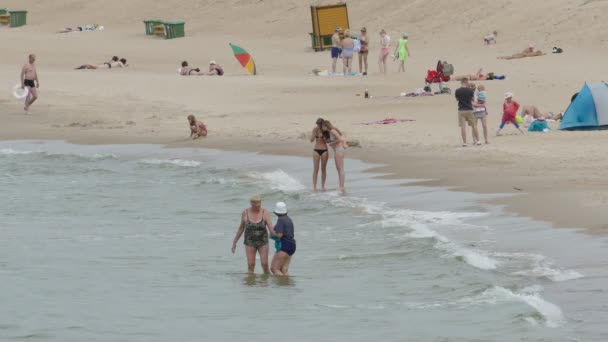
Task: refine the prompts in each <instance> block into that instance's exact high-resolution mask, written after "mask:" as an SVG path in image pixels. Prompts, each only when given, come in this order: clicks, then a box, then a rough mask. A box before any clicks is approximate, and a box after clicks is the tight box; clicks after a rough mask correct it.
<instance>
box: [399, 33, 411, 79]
mask: <svg viewBox="0 0 608 342" xmlns="http://www.w3.org/2000/svg"><path fill="white" fill-rule="evenodd" d="M407 38H408V35H407V33H404V34H403V35H402V36H401V39H399V44H398V45H397V49H396V50H395V59H397V58H399V71H401V72H405V61H406V60H407V57H408V56H409V55H410V50H409V49H408V47H407Z"/></svg>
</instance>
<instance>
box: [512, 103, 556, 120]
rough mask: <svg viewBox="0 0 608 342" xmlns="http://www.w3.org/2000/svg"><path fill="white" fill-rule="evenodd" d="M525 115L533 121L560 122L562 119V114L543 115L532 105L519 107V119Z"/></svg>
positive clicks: (550, 113)
mask: <svg viewBox="0 0 608 342" xmlns="http://www.w3.org/2000/svg"><path fill="white" fill-rule="evenodd" d="M526 115H530V116H532V118H533V119H540V118H544V119H545V120H555V121H560V120H561V119H562V117H563V113H558V114H554V113H552V112H549V113H543V112H541V111H540V109H538V107H536V106H534V105H524V106H521V117H522V118H523V117H525V116H526Z"/></svg>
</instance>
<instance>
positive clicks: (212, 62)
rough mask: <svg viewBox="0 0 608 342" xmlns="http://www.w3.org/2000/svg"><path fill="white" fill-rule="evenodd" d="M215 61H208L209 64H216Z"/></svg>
mask: <svg viewBox="0 0 608 342" xmlns="http://www.w3.org/2000/svg"><path fill="white" fill-rule="evenodd" d="M216 64H217V63H215V61H211V62H209V65H216Z"/></svg>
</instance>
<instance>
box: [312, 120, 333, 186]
mask: <svg viewBox="0 0 608 342" xmlns="http://www.w3.org/2000/svg"><path fill="white" fill-rule="evenodd" d="M323 121H324V120H323V119H321V118H319V119H317V126H315V128H313V129H312V133H311V134H310V142H314V143H315V149H314V150H313V151H314V152H313V154H312V160H313V165H314V170H313V172H312V187H313V191H315V192H316V191H317V179H318V177H319V164H320V165H321V190H323V191H325V181H326V180H327V160H328V159H329V151H328V149H327V142H326V141H325V138H324V137H323V128H322V125H323Z"/></svg>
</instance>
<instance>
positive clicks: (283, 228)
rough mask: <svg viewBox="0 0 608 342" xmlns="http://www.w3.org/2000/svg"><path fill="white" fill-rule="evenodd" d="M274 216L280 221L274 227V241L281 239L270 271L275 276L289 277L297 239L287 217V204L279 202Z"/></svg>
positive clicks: (290, 221) (291, 223) (291, 222)
mask: <svg viewBox="0 0 608 342" xmlns="http://www.w3.org/2000/svg"><path fill="white" fill-rule="evenodd" d="M274 214H275V215H277V217H278V219H277V222H276V224H275V225H274V232H273V234H272V235H273V239H275V238H278V239H280V244H277V247H279V248H278V249H277V252H276V253H275V255H274V257H273V258H272V263H271V264H270V271H271V272H272V274H274V275H281V276H287V275H289V263H290V262H291V257H292V256H293V254H294V253H295V252H296V239H295V232H294V226H293V221H292V220H291V218H290V217H289V216H287V204H285V203H284V202H278V203H277V204H276V205H275V207H274Z"/></svg>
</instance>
